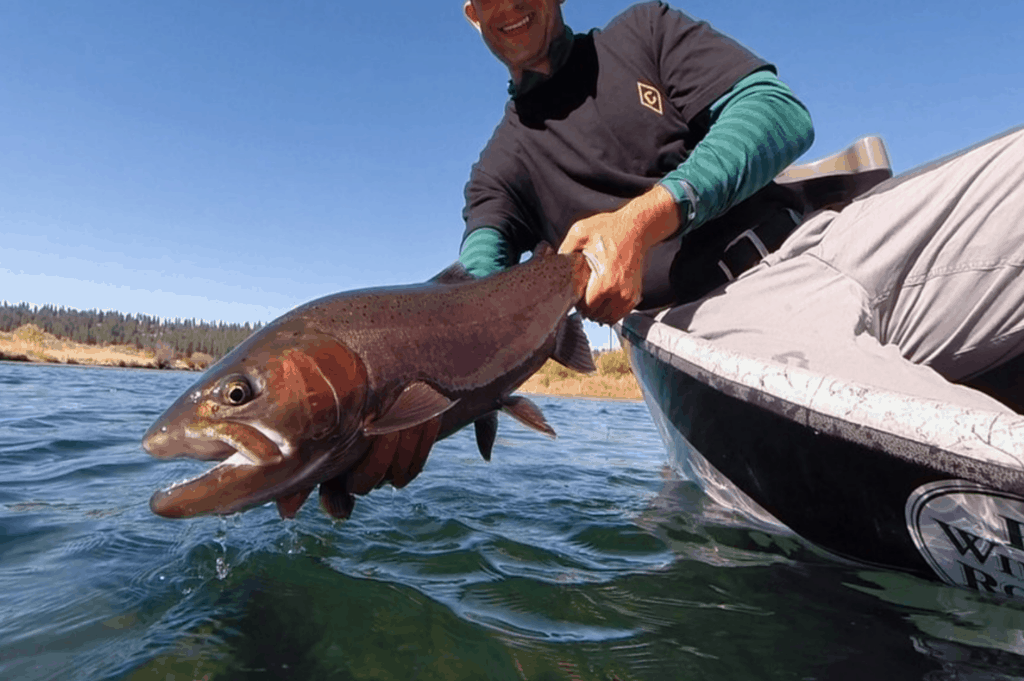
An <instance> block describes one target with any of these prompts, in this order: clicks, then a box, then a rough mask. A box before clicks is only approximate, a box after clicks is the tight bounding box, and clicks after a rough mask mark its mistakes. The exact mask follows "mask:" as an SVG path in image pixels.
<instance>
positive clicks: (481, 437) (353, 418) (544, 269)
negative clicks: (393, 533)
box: [142, 244, 594, 518]
mask: <svg viewBox="0 0 1024 681" xmlns="http://www.w3.org/2000/svg"><path fill="white" fill-rule="evenodd" d="M589 276H590V269H589V267H588V265H587V263H586V260H585V259H584V257H583V256H581V255H580V254H578V253H573V254H569V255H557V254H555V252H554V250H553V249H552V248H551V247H550V246H548V245H547V244H542V245H541V246H540V247H538V249H537V250H536V251H535V252H534V255H533V257H532V258H531V259H530V260H528V261H527V262H525V263H522V264H520V265H516V266H515V267H512V268H510V269H508V270H506V271H504V272H500V273H498V274H495V275H492V276H490V277H486V278H483V279H474V278H473V277H471V276H470V275H469V274H467V273H466V272H465V270H464V269H462V267H461V265H459V264H458V263H456V264H455V265H453V266H451V267H449V268H448V269H446V270H445V271H443V272H441V274H439V275H438V276H436V277H434V278H433V279H431V280H430V281H429V282H427V283H425V284H418V285H411V286H396V287H386V288H374V289H365V290H359V291H352V292H347V293H338V294H335V295H331V296H327V297H324V298H320V299H318V300H314V301H312V302H310V303H307V304H305V305H302V306H300V307H298V308H296V309H294V310H292V311H291V312H288V313H287V314H285V315H283V316H282V317H280V318H278V319H276V320H275V321H273V322H271V323H270V324H268V325H267V326H266V327H264V328H262V329H260V330H259V331H257V332H256V333H254V334H253V335H251V336H250V337H249V338H247V339H246V340H245V341H244V342H243V343H241V344H240V345H239V346H238V347H236V348H235V349H234V350H232V351H231V352H230V353H228V354H227V355H225V356H224V357H223V358H222V359H221V360H220V361H218V362H217V363H216V364H214V365H213V366H212V367H210V369H209V370H208V371H207V372H206V373H205V374H204V375H203V377H202V378H201V379H200V380H199V381H197V382H196V383H195V384H194V385H193V386H192V387H190V388H189V389H188V390H187V391H186V392H185V393H184V394H183V395H182V396H181V397H179V398H178V399H177V400H176V401H175V402H174V403H173V404H172V405H171V406H170V407H169V408H168V409H167V411H165V412H164V413H163V415H162V416H160V418H159V419H157V421H156V422H155V423H154V424H153V425H152V426H151V427H150V429H149V430H148V431H147V432H146V434H145V436H144V438H143V442H142V445H143V447H144V448H145V449H146V451H148V452H149V453H150V454H152V455H153V456H155V457H158V458H177V457H188V458H193V459H200V460H206V461H216V462H218V463H217V464H216V465H214V466H213V467H212V468H210V469H209V470H208V471H207V472H205V473H203V474H202V475H199V476H198V477H196V478H193V479H190V480H186V481H184V482H181V483H178V484H176V485H174V486H172V487H170V488H168V489H165V490H161V491H158V492H156V493H155V494H154V495H153V497H152V499H151V500H150V507H151V508H152V510H153V512H154V513H156V514H158V515H161V516H165V517H168V518H186V517H191V516H195V515H200V514H209V513H213V514H229V513H235V512H238V511H242V510H245V509H247V508H251V507H253V506H257V505H260V504H263V503H266V502H268V501H271V500H276V502H277V507H278V511H279V512H280V514H281V517H283V518H284V517H294V515H295V514H296V513H297V512H298V509H299V507H300V506H301V505H302V503H303V502H304V501H305V499H306V498H307V497H308V495H309V494H310V493H311V492H312V490H313V489H314V488H316V487H317V486H319V488H320V501H321V505H322V506H323V508H324V510H325V511H326V512H328V513H329V514H330V515H332V516H335V517H346V516H347V515H348V514H349V513H350V512H351V510H352V506H353V496H352V495H353V493H354V492H363V491H365V490H363V489H361V488H360V485H361V484H362V483H361V482H360V481H359V480H356V479H354V478H355V477H357V476H353V475H350V474H351V473H352V472H353V469H356V468H357V466H358V465H359V463H360V462H361V461H363V460H364V458H365V457H367V456H368V454H370V453H372V451H373V448H374V447H375V446H385V445H384V444H382V443H385V442H390V446H391V447H394V446H395V442H396V441H398V442H400V443H401V445H400V449H401V448H403V447H404V448H405V450H406V451H404V452H400V454H401V455H402V456H404V457H405V458H406V459H408V458H409V457H412V456H418V457H419V460H420V461H422V460H423V459H425V458H426V454H427V452H429V449H430V447H431V446H433V443H434V442H435V441H436V440H437V439H441V438H444V437H447V436H449V435H451V434H452V433H454V432H456V431H457V430H459V429H460V428H463V427H465V426H467V425H469V424H470V423H473V424H475V428H476V439H477V444H478V447H479V449H480V453H481V454H482V455H483V457H484V459H487V460H489V459H490V454H491V447H492V445H493V443H494V438H495V434H496V432H497V412H498V411H499V410H500V411H504V412H506V413H508V414H509V415H511V416H513V417H514V418H516V419H517V420H518V421H520V422H521V423H523V424H525V425H527V426H529V427H531V428H534V429H536V430H539V431H541V432H544V433H546V434H548V435H551V436H554V431H553V430H552V429H551V427H550V426H549V425H548V424H547V422H546V421H545V420H544V416H543V414H541V412H540V410H539V409H538V408H537V406H536V405H535V404H533V403H532V402H530V401H529V400H528V399H526V398H525V397H522V396H515V395H512V392H513V391H514V390H515V389H516V388H518V387H519V386H520V385H521V384H522V383H523V382H524V381H526V379H527V378H529V377H530V376H531V375H533V373H534V372H536V371H537V370H538V369H539V368H540V367H541V366H542V365H543V364H544V362H545V361H546V360H547V359H548V358H552V359H554V360H556V361H558V362H560V363H562V364H563V365H565V366H567V367H569V368H572V369H575V370H578V371H583V372H591V371H593V370H594V364H593V360H592V358H591V354H590V347H589V345H588V343H587V338H586V335H585V334H584V332H583V326H582V323H581V321H580V318H579V316H578V315H573V316H567V313H568V312H569V310H570V309H571V308H572V307H573V305H575V304H576V302H577V301H578V300H579V299H580V297H581V296H582V294H583V291H584V290H585V288H586V284H587V279H588V277H589ZM404 434H413V436H412V437H411V439H410V438H405V440H403V439H402V437H403V435H404ZM396 438H397V440H396ZM420 465H422V463H421V464H420ZM416 473H418V469H417V470H415V471H413V472H412V473H408V472H407V473H404V474H403V473H399V474H396V475H395V476H393V477H392V479H391V482H392V484H393V485H394V486H395V487H401V486H404V485H405V484H406V483H407V482H408V479H409V478H411V477H412V476H414V475H415V474H416ZM375 482H379V481H377V480H375Z"/></svg>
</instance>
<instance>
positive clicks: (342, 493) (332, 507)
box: [320, 475, 356, 520]
mask: <svg viewBox="0 0 1024 681" xmlns="http://www.w3.org/2000/svg"><path fill="white" fill-rule="evenodd" d="M346 486H347V484H346V482H345V476H344V475H339V476H338V477H336V478H331V479H330V480H327V481H326V482H321V483H320V507H321V508H322V509H324V512H325V513H326V514H327V515H329V516H331V517H332V518H337V519H339V520H344V519H345V518H347V517H349V516H350V515H352V509H353V508H355V506H356V500H355V497H353V496H352V495H351V494H349V492H348V490H346V489H345V488H346Z"/></svg>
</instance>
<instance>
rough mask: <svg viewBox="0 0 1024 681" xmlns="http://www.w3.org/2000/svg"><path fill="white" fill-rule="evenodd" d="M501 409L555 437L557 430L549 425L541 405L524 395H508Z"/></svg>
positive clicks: (527, 424) (526, 424) (525, 424)
mask: <svg viewBox="0 0 1024 681" xmlns="http://www.w3.org/2000/svg"><path fill="white" fill-rule="evenodd" d="M501 410H502V411H503V412H505V413H506V414H508V415H509V416H511V417H512V418H514V419H515V420H516V421H519V423H521V424H523V425H524V426H526V427H527V428H533V429H534V430H537V431H540V432H541V433H544V434H545V435H547V436H549V437H555V430H554V428H552V427H551V426H549V425H548V422H547V420H546V419H545V418H544V414H542V413H541V411H540V407H538V406H537V405H536V404H534V403H533V402H531V401H530V400H528V399H527V398H525V397H523V396H522V395H512V396H511V397H506V398H505V402H504V406H502V408H501ZM485 458H486V457H485Z"/></svg>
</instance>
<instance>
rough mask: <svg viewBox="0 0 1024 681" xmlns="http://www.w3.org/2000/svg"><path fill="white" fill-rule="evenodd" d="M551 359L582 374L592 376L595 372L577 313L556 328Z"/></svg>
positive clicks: (585, 334)
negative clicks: (556, 333) (556, 332)
mask: <svg viewBox="0 0 1024 681" xmlns="http://www.w3.org/2000/svg"><path fill="white" fill-rule="evenodd" d="M551 359H553V360H555V361H556V362H558V363H559V364H561V365H562V366H564V367H567V368H569V369H572V370H573V371H578V372H580V373H582V374H592V373H594V372H595V371H597V367H596V366H594V356H593V354H591V352H590V341H588V340H587V333H586V331H584V330H583V318H582V317H581V316H580V314H579V313H578V312H577V313H576V314H572V315H569V317H567V318H566V320H565V321H564V322H562V325H561V326H560V327H559V328H558V336H557V338H556V339H555V351H554V352H553V353H551Z"/></svg>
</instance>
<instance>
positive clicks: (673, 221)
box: [622, 184, 680, 251]
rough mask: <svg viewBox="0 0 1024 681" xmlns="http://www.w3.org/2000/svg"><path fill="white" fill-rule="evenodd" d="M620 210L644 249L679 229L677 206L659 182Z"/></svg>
mask: <svg viewBox="0 0 1024 681" xmlns="http://www.w3.org/2000/svg"><path fill="white" fill-rule="evenodd" d="M622 210H623V211H624V213H625V217H626V219H627V222H628V223H629V224H631V225H634V226H635V229H636V232H635V233H634V235H633V236H634V238H635V239H636V240H637V241H638V242H639V243H640V245H641V246H642V247H643V249H644V251H646V250H648V249H650V248H651V247H653V246H654V245H655V244H658V243H660V242H662V241H664V240H665V239H667V238H669V237H670V236H672V235H673V234H675V233H676V232H677V231H678V230H679V218H680V213H679V206H678V205H677V204H676V200H675V198H674V197H673V196H672V194H671V193H670V192H669V191H668V190H667V189H666V188H665V187H663V186H661V185H660V184H659V185H655V186H654V187H653V188H652V189H651V190H649V191H647V192H646V193H644V194H641V195H640V196H638V197H636V198H635V199H633V200H632V201H630V202H629V203H627V204H626V205H625V206H623V207H622Z"/></svg>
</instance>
